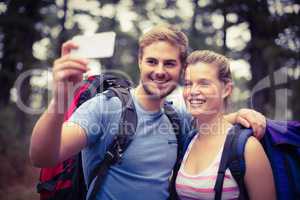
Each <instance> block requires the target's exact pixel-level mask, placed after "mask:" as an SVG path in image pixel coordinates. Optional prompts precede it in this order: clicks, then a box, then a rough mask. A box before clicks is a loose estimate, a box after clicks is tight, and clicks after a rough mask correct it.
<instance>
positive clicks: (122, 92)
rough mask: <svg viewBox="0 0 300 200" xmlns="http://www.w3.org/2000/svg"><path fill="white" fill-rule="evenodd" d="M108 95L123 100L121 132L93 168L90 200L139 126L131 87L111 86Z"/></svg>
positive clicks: (90, 179) (90, 180)
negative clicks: (130, 90)
mask: <svg viewBox="0 0 300 200" xmlns="http://www.w3.org/2000/svg"><path fill="white" fill-rule="evenodd" d="M106 95H107V96H109V97H112V96H117V97H118V98H119V99H120V100H121V102H122V114H121V119H120V123H119V133H118V134H117V135H116V136H115V137H114V138H113V141H112V143H111V144H110V145H109V147H108V150H107V152H106V153H105V156H104V158H103V160H102V161H101V162H100V164H99V165H98V167H97V168H96V169H95V170H93V172H92V173H91V176H90V177H89V186H90V185H91V183H92V181H93V180H94V179H95V184H94V186H93V189H92V192H91V195H90V196H89V200H92V199H95V198H96V193H97V191H99V188H100V187H101V185H102V183H103V181H104V179H105V176H106V174H107V171H108V169H109V167H110V166H111V165H113V164H115V163H117V162H118V161H120V159H121V157H122V155H123V153H124V151H125V150H126V148H127V147H128V145H129V144H130V142H131V141H132V139H133V135H134V133H135V131H136V126H137V114H136V111H135V107H134V103H133V100H132V98H131V95H130V92H129V88H122V87H118V88H115V87H111V88H109V89H108V92H107V93H106Z"/></svg>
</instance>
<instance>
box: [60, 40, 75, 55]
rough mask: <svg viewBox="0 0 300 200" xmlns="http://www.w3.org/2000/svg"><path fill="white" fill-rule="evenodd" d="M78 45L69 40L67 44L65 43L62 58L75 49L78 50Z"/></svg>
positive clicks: (62, 48)
mask: <svg viewBox="0 0 300 200" xmlns="http://www.w3.org/2000/svg"><path fill="white" fill-rule="evenodd" d="M77 48H78V45H77V44H76V43H75V42H74V41H72V40H69V41H67V42H65V43H63V45H62V47H61V56H65V55H67V54H69V53H70V52H71V51H72V50H73V49H77Z"/></svg>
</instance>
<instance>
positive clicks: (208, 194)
mask: <svg viewBox="0 0 300 200" xmlns="http://www.w3.org/2000/svg"><path fill="white" fill-rule="evenodd" d="M196 138H197V134H196V135H195V136H194V138H193V139H192V141H191V143H190V144H189V146H188V149H187V151H186V153H185V155H184V158H183V161H182V164H181V166H180V169H179V171H178V175H177V179H176V191H177V193H178V196H179V198H180V199H181V200H196V199H197V200H206V199H207V200H208V199H210V200H211V199H214V197H215V192H214V186H215V182H216V179H217V174H218V169H219V164H220V161H221V156H222V151H223V147H224V146H223V147H222V148H221V150H220V152H219V153H218V154H217V156H216V158H215V159H214V161H213V162H212V163H211V164H210V165H209V167H208V168H206V169H205V170H203V171H202V172H200V173H199V174H197V175H189V174H187V173H186V172H185V171H184V166H185V163H186V159H187V157H188V155H189V153H190V150H191V148H192V146H193V144H194V142H195V140H196ZM238 197H239V188H238V185H237V183H236V181H235V180H234V178H233V177H232V175H231V173H230V170H229V169H227V170H226V172H225V177H224V184H223V192H222V199H224V200H225V199H226V200H229V199H238Z"/></svg>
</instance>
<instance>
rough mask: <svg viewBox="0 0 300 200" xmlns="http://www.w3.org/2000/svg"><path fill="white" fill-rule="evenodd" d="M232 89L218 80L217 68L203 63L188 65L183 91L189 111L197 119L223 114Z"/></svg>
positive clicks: (229, 85)
mask: <svg viewBox="0 0 300 200" xmlns="http://www.w3.org/2000/svg"><path fill="white" fill-rule="evenodd" d="M231 87H232V86H231V84H229V83H228V84H225V83H224V82H222V81H220V80H219V79H218V70H217V67H216V66H214V65H212V64H207V63H202V62H198V63H196V64H191V65H188V66H187V68H186V71H185V77H184V91H183V97H184V100H185V103H186V106H187V109H188V111H189V112H190V113H191V114H192V115H193V116H195V117H201V116H206V117H207V116H208V115H210V116H211V115H216V114H218V113H220V112H223V110H224V99H225V97H227V96H228V95H229V94H230V93H231V89H232V88H231Z"/></svg>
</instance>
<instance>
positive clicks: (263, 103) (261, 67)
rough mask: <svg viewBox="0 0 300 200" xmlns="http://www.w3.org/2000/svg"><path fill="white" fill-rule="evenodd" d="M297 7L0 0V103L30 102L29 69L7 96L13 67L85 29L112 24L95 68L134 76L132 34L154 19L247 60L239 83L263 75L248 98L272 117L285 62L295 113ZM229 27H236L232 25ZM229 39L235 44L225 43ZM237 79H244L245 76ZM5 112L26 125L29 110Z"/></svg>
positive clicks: (33, 64)
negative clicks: (263, 85)
mask: <svg viewBox="0 0 300 200" xmlns="http://www.w3.org/2000/svg"><path fill="white" fill-rule="evenodd" d="M299 7H300V6H299V2H297V1H296V0H289V1H287V0H285V1H272V0H251V1H242V0H226V1H216V0H205V1H200V0H190V1H183V0H181V1H174V0H168V1H159V0H156V1H139V0H115V1H108V0H107V1H96V0H95V1H84V0H76V1H67V0H56V1H55V0H24V1H18V0H10V1H8V0H7V1H2V2H1V3H0V85H1V93H0V108H4V107H5V106H7V105H8V104H10V103H14V102H16V101H17V102H18V101H21V102H24V104H25V105H31V104H32V102H33V101H35V99H36V96H37V94H36V87H38V86H36V85H34V84H32V77H30V76H29V77H27V79H25V80H24V83H23V84H22V86H21V88H20V89H19V90H17V91H14V92H15V93H16V94H17V97H18V98H14V101H11V100H12V99H13V98H12V95H13V94H12V92H13V90H12V88H13V87H14V83H15V81H16V79H17V78H18V77H19V75H20V74H22V73H23V72H26V71H27V70H29V69H41V68H44V69H47V68H51V65H52V62H53V60H54V59H55V58H57V57H58V56H59V53H60V46H61V44H62V43H63V42H64V41H66V40H68V39H70V38H72V37H73V36H74V35H77V34H83V33H87V32H88V31H91V29H92V32H103V31H111V30H113V31H115V32H116V34H117V41H116V49H115V54H114V56H113V57H112V58H107V59H103V60H101V65H102V67H103V69H119V70H120V69H122V70H123V71H124V72H125V73H127V74H130V76H131V77H132V79H133V80H134V81H135V82H136V83H137V82H138V76H139V70H138V66H137V49H138V37H139V36H140V35H141V34H142V33H143V32H144V31H145V29H147V28H149V27H151V26H153V25H155V24H158V23H171V24H174V25H176V26H178V27H179V28H180V29H182V30H183V31H185V32H186V33H187V35H188V36H189V39H190V47H191V49H212V50H215V51H217V52H220V53H223V54H225V55H228V56H229V57H231V58H233V59H244V60H246V61H248V62H249V64H250V66H251V68H250V70H251V76H252V79H251V80H250V81H249V82H248V83H247V84H248V86H247V87H248V89H249V90H250V91H251V89H253V88H255V86H256V85H257V83H259V82H260V81H261V80H262V79H263V78H265V77H269V79H270V81H269V83H268V84H269V85H270V87H268V88H267V89H266V90H261V91H258V92H256V93H255V94H254V97H255V98H252V101H251V103H252V104H251V105H252V106H254V108H255V109H257V110H259V111H261V112H263V113H264V114H265V115H267V116H269V117H276V115H275V111H274V110H275V109H274V107H275V106H276V105H275V104H276V102H275V99H276V84H277V83H276V80H275V76H274V73H275V72H277V70H278V69H280V68H287V70H286V71H288V72H289V73H287V74H286V79H287V81H286V86H287V89H288V90H291V91H290V92H289V97H287V98H288V102H289V107H286V110H290V111H291V113H292V115H290V116H289V117H290V118H294V119H296V118H298V119H299V117H298V116H300V115H299V113H300V110H299V106H297V105H296V104H290V103H291V102H295V101H296V100H297V99H298V98H299V97H298V94H297V93H296V92H295V91H296V90H297V89H298V88H299V49H300V40H299V35H300V34H299V31H300V30H299V29H300V28H299V27H300V26H299V23H300V21H299V9H300V8H299ZM83 19H84V20H83ZM92 26H94V27H92ZM91 27H92V28H91ZM236 27H242V28H240V29H239V30H238V29H234V28H236ZM239 32H240V33H239ZM234 35H235V36H234ZM245 35H246V36H247V35H248V38H247V37H244V36H245ZM232 37H233V38H232ZM232 40H233V41H235V44H230V43H232ZM230 41H231V42H230ZM237 82H238V83H239V85H241V86H242V87H245V86H243V84H244V83H245V80H244V81H242V79H241V80H237ZM41 87H42V88H43V89H41V90H39V91H40V94H39V95H44V96H47V95H48V90H47V89H45V85H44V86H41ZM34 88H35V89H34ZM244 89H247V88H244ZM244 89H243V90H244ZM262 91H263V92H262ZM290 93H292V95H290ZM14 96H16V95H14ZM43 98H44V97H43ZM44 99H46V100H44V101H42V104H47V99H48V97H46V98H44ZM41 106H43V105H41ZM12 112H14V113H15V122H16V123H15V125H16V127H17V128H16V130H17V131H19V130H30V128H31V127H27V125H26V124H27V123H26V120H30V119H26V117H28V118H31V117H32V116H31V115H26V113H24V112H23V111H22V110H20V109H18V108H15V109H14V110H13V111H12ZM25 132H26V134H27V133H28V132H27V131H25ZM29 132H30V131H29ZM23 133H24V131H22V134H23Z"/></svg>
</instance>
